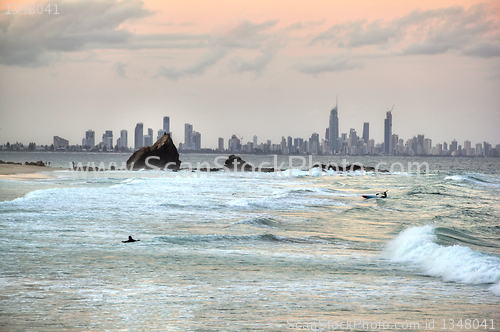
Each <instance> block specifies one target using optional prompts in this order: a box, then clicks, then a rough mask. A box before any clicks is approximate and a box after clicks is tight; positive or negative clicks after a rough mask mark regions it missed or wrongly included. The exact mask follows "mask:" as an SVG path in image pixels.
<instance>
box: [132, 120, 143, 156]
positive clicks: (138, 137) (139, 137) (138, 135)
mask: <svg viewBox="0 0 500 332" xmlns="http://www.w3.org/2000/svg"><path fill="white" fill-rule="evenodd" d="M143 136H144V126H143V124H142V122H139V123H138V124H137V125H136V126H135V135H134V148H135V149H136V150H139V149H140V148H142V147H143V146H144V145H143V144H144V141H143V140H144V137H143Z"/></svg>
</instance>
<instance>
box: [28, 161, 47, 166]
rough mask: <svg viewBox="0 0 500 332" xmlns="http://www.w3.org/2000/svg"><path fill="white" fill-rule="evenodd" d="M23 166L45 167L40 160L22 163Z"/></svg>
mask: <svg viewBox="0 0 500 332" xmlns="http://www.w3.org/2000/svg"><path fill="white" fill-rule="evenodd" d="M24 164H25V165H30V166H42V167H45V166H47V165H45V163H44V162H43V161H41V160H39V161H27V162H25V163H24Z"/></svg>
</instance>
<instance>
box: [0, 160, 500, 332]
mask: <svg viewBox="0 0 500 332" xmlns="http://www.w3.org/2000/svg"><path fill="white" fill-rule="evenodd" d="M48 155H49V154H47V155H46V156H48ZM9 156H12V154H7V157H9ZM17 156H18V158H21V159H26V160H28V159H27V158H29V154H24V155H20V154H18V155H17ZM68 156H69V155H64V154H53V155H52V158H51V160H52V162H51V164H52V165H56V166H57V165H59V166H61V167H67V166H65V165H64V163H66V162H68V161H69V159H73V160H71V161H75V162H78V161H82V162H86V161H95V162H96V164H99V162H100V161H102V159H101V160H100V159H99V158H100V155H99V154H73V155H72V156H69V157H68ZM111 156H112V154H110V155H107V156H106V158H108V159H109V160H112V159H113V158H112V157H111ZM116 156H119V157H118V158H116V160H114V161H115V162H117V163H118V164H119V165H120V164H121V162H122V161H123V160H126V158H127V155H123V156H121V155H118V154H117V155H116ZM116 156H115V157H116ZM120 156H121V157H120ZM213 158H214V157H213V156H211V155H184V156H181V159H182V160H183V161H184V162H187V161H190V162H192V163H193V164H195V163H196V162H197V161H200V162H201V161H208V162H210V163H213ZM243 158H244V159H245V160H248V159H250V161H252V162H253V163H254V164H259V163H260V162H262V161H269V162H271V163H272V162H273V157H272V156H267V157H265V156H261V157H257V156H243ZM0 159H4V160H9V159H8V158H6V155H5V153H4V155H2V156H0ZM11 159H13V158H11ZM35 159H38V156H36V157H35ZM89 159H91V160H89ZM108 159H106V160H105V161H106V162H107V161H108ZM334 159H335V160H334ZM337 159H340V158H338V157H335V158H333V157H329V158H328V157H322V158H321V157H318V158H316V157H314V160H315V161H316V160H319V161H320V162H327V161H328V160H334V161H338V162H339V163H340V160H337ZM42 160H43V158H42ZM408 160H411V161H413V162H427V163H428V164H429V165H430V167H429V168H430V171H429V174H428V175H426V174H415V173H412V172H397V173H396V172H393V173H386V174H374V173H365V174H363V173H360V172H354V173H346V174H343V173H333V172H331V171H330V172H320V171H319V170H318V169H316V170H314V171H312V172H309V171H308V170H307V169H306V168H304V169H302V170H293V172H291V173H290V172H288V171H285V172H282V173H277V174H274V173H270V174H253V175H252V174H248V173H246V174H245V173H244V174H241V173H234V172H224V171H223V172H212V173H210V174H206V173H199V176H197V173H196V172H192V171H189V170H188V169H185V170H181V171H180V172H177V173H174V172H171V173H163V172H155V171H138V172H134V173H133V175H130V174H127V176H123V174H122V173H120V172H104V173H100V174H97V175H96V174H93V173H92V174H90V175H89V174H87V176H86V177H84V176H83V175H82V174H74V173H72V172H70V171H68V170H61V171H57V172H55V173H54V174H55V175H56V176H55V177H54V178H51V179H39V180H32V181H15V180H0V190H4V189H6V188H9V189H11V190H13V189H12V188H21V189H19V192H18V195H17V196H18V197H17V198H14V197H10V199H5V200H4V201H2V202H0V266H1V269H0V289H1V290H2V291H1V292H0V330H1V331H146V330H148V331H259V330H260V331H285V330H304V329H307V330H315V331H322V330H323V331H328V330H331V331H339V330H351V331H379V330H387V329H391V330H395V331H399V330H401V331H403V330H413V331H427V330H436V331H440V330H450V331H463V330H469V331H470V330H488V331H493V330H494V329H497V330H498V329H500V306H499V305H500V223H499V220H500V198H499V197H500V195H499V194H500V176H499V173H500V172H499V171H500V160H499V159H479V158H478V159H465V158H464V159H457V158H420V159H416V158H407V159H404V160H401V159H397V158H382V157H380V158H375V157H360V158H357V159H353V158H351V159H350V160H349V163H350V162H352V161H359V162H361V163H363V164H365V165H370V166H374V165H375V164H376V163H378V162H386V163H388V164H389V165H390V163H391V162H396V161H399V162H401V163H402V164H403V165H406V164H407V161H408ZM282 161H285V162H286V158H285V156H280V157H279V162H280V163H281V162H282ZM284 167H285V168H287V167H289V165H288V164H286V163H285V164H284ZM26 188H29V190H26ZM382 190H389V191H388V195H389V197H388V198H387V199H368V200H365V199H363V198H362V197H361V195H363V194H375V193H376V192H379V191H382ZM27 191H29V192H27ZM129 235H130V236H133V237H134V238H136V239H140V241H139V242H134V243H122V241H123V240H126V239H127V238H128V236H129Z"/></svg>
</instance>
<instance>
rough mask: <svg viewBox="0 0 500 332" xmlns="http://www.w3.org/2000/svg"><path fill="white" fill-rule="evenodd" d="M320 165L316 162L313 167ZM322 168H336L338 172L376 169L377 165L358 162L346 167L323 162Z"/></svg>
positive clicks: (372, 170) (385, 171) (381, 170)
mask: <svg viewBox="0 0 500 332" xmlns="http://www.w3.org/2000/svg"><path fill="white" fill-rule="evenodd" d="M319 166H320V165H319V164H314V165H313V167H312V168H318V167H319ZM321 168H322V169H323V170H334V171H336V172H349V171H361V170H363V171H365V172H374V171H375V167H371V166H364V165H358V164H353V165H346V166H345V168H344V167H342V166H337V165H336V164H327V165H325V164H321ZM377 171H378V172H382V173H388V171H387V170H384V169H379V170H377Z"/></svg>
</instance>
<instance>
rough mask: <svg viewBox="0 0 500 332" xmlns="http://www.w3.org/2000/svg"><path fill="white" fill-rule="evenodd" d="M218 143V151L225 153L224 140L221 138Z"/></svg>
mask: <svg viewBox="0 0 500 332" xmlns="http://www.w3.org/2000/svg"><path fill="white" fill-rule="evenodd" d="M218 143H219V144H218V148H217V150H218V151H220V152H223V151H224V138H222V137H219V141H218Z"/></svg>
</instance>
